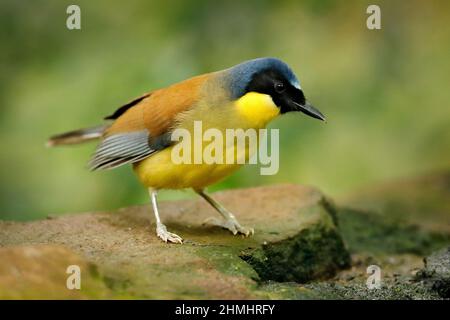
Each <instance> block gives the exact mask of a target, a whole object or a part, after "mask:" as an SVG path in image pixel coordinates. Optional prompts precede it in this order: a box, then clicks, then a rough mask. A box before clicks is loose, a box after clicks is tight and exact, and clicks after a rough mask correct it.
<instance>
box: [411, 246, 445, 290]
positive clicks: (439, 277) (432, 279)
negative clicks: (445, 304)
mask: <svg viewBox="0 0 450 320" xmlns="http://www.w3.org/2000/svg"><path fill="white" fill-rule="evenodd" d="M417 278H418V279H419V280H422V281H424V282H425V283H426V285H427V286H429V287H430V288H431V290H433V291H435V292H437V293H438V294H439V296H441V297H442V298H446V299H450V247H447V248H444V249H442V250H439V251H437V252H434V253H433V254H432V255H430V256H429V257H427V258H426V259H425V267H424V268H423V270H421V271H420V272H419V273H418V275H417Z"/></svg>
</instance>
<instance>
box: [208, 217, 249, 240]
mask: <svg viewBox="0 0 450 320" xmlns="http://www.w3.org/2000/svg"><path fill="white" fill-rule="evenodd" d="M203 224H204V225H205V224H208V225H212V226H216V227H221V228H224V229H227V230H229V231H230V232H231V233H232V234H233V235H237V234H238V233H240V234H243V235H244V236H246V237H248V236H251V235H253V234H254V233H255V231H254V229H253V228H246V227H243V226H241V225H240V224H239V222H237V221H236V220H233V219H230V220H226V221H223V220H221V219H218V218H216V217H210V218H208V219H206V220H205V221H204V222H203Z"/></svg>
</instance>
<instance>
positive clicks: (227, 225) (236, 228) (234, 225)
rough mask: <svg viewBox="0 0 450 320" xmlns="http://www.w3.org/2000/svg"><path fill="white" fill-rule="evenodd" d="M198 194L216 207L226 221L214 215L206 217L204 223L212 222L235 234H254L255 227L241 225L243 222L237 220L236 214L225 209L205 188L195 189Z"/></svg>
mask: <svg viewBox="0 0 450 320" xmlns="http://www.w3.org/2000/svg"><path fill="white" fill-rule="evenodd" d="M195 192H197V194H198V195H200V196H201V197H202V198H203V199H205V200H206V201H207V202H208V203H209V204H210V205H211V206H213V207H214V209H216V210H217V211H218V212H219V213H220V214H221V215H222V217H223V218H224V219H225V221H223V220H221V219H217V218H214V217H211V218H209V219H206V221H205V222H204V223H207V224H212V225H215V226H219V227H222V228H224V229H228V230H230V231H231V232H232V233H233V234H237V233H241V234H243V235H245V236H246V237H248V236H250V235H252V234H253V233H254V230H253V228H246V227H243V226H241V224H240V223H239V222H238V221H237V220H236V218H235V216H234V215H233V214H232V213H231V212H229V211H228V210H227V209H225V208H224V207H223V206H222V205H221V204H220V203H218V202H217V201H216V200H214V199H213V198H211V197H210V196H209V195H207V194H206V193H205V191H204V190H195Z"/></svg>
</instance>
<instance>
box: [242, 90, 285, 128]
mask: <svg viewBox="0 0 450 320" xmlns="http://www.w3.org/2000/svg"><path fill="white" fill-rule="evenodd" d="M235 106H236V109H237V111H238V113H239V115H240V116H242V117H243V118H244V121H246V122H247V123H248V126H249V127H252V128H263V127H265V126H266V125H267V124H268V123H269V122H270V121H271V120H272V119H274V118H275V117H276V116H278V115H279V114H280V108H278V107H277V106H276V105H275V103H274V102H273V100H272V97H271V96H270V95H268V94H263V93H257V92H248V93H246V94H245V95H244V96H242V97H241V98H239V99H238V100H236V102H235Z"/></svg>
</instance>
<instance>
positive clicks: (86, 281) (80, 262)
mask: <svg viewBox="0 0 450 320" xmlns="http://www.w3.org/2000/svg"><path fill="white" fill-rule="evenodd" d="M0 261H2V263H1V264H0V299H86V298H107V297H108V295H107V292H108V290H107V288H106V286H105V285H104V283H103V282H102V281H101V280H100V279H99V277H98V273H97V270H96V268H95V266H94V265H93V264H90V263H88V262H86V261H85V260H84V259H82V258H81V257H80V256H78V255H77V254H75V253H74V252H73V251H70V250H68V249H67V248H64V247H63V246H56V245H23V246H12V247H4V248H0ZM73 265H76V266H79V267H80V268H81V269H82V270H83V274H82V276H83V290H82V291H81V290H70V289H69V288H73V287H69V288H68V287H67V285H66V282H67V277H68V276H69V275H70V274H72V273H70V274H67V273H66V271H67V268H68V266H73ZM69 271H70V272H73V271H71V270H69Z"/></svg>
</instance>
